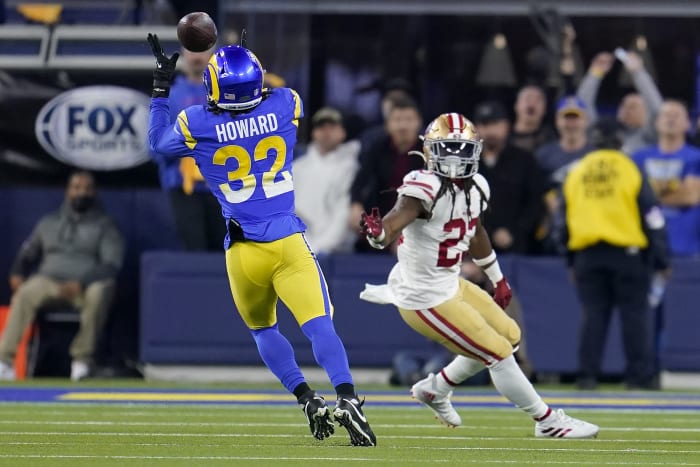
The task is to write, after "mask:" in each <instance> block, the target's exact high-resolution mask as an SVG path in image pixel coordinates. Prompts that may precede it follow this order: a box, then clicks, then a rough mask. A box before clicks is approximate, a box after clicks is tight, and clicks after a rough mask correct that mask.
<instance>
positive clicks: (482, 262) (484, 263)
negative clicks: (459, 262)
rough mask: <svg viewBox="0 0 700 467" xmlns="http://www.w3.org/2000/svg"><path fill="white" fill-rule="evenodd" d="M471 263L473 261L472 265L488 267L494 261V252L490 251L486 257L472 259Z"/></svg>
mask: <svg viewBox="0 0 700 467" xmlns="http://www.w3.org/2000/svg"><path fill="white" fill-rule="evenodd" d="M472 261H474V264H476V265H477V266H480V267H482V268H483V267H484V266H488V265H489V263H493V262H494V261H496V252H495V251H493V250H491V253H489V255H488V256H485V257H483V258H472Z"/></svg>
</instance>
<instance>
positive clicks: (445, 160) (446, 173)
mask: <svg viewBox="0 0 700 467" xmlns="http://www.w3.org/2000/svg"><path fill="white" fill-rule="evenodd" d="M481 148H482V143H481V141H474V140H470V139H464V138H462V137H460V135H454V137H448V138H440V139H432V138H425V139H424V144H423V150H424V152H425V153H426V156H427V160H426V162H427V165H428V170H430V171H432V172H435V173H436V174H438V175H440V176H442V177H446V178H450V179H460V178H469V177H472V176H474V175H475V174H476V173H477V171H478V170H479V155H480V154H481Z"/></svg>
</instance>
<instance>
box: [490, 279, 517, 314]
mask: <svg viewBox="0 0 700 467" xmlns="http://www.w3.org/2000/svg"><path fill="white" fill-rule="evenodd" d="M512 298H513V291H512V290H511V289H510V284H508V282H507V281H506V278H505V277H504V278H503V279H501V280H500V281H498V282H496V285H495V287H494V291H493V301H494V302H496V303H497V304H498V306H500V307H501V308H503V309H504V310H505V309H506V308H508V305H509V304H510V301H511V299H512Z"/></svg>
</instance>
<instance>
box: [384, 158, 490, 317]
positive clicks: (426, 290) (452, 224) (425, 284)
mask: <svg viewBox="0 0 700 467" xmlns="http://www.w3.org/2000/svg"><path fill="white" fill-rule="evenodd" d="M472 180H473V181H474V184H473V185H472V186H471V188H470V190H469V206H467V194H466V192H465V191H464V190H463V189H462V188H460V187H459V186H458V185H456V184H455V185H454V192H455V196H454V199H453V196H452V194H451V192H450V190H448V191H446V192H445V194H443V195H441V196H440V197H439V198H437V194H438V192H439V190H440V186H441V184H442V179H441V178H440V177H438V176H437V175H435V174H434V173H432V172H429V171H426V170H414V171H412V172H410V173H408V175H406V176H405V177H404V179H403V185H401V187H399V189H398V193H399V196H410V197H413V198H417V199H419V200H420V201H421V203H422V204H423V207H424V208H425V210H426V211H427V212H432V215H431V216H430V218H429V219H416V220H415V221H413V222H412V223H411V224H409V225H408V226H407V227H406V228H404V230H403V233H402V240H401V241H400V244H399V247H398V257H399V262H398V264H397V265H396V266H395V267H394V269H393V270H392V271H391V274H390V275H389V286H390V287H391V289H392V292H393V294H394V296H395V297H396V300H397V305H399V306H400V307H401V308H407V309H425V308H430V307H433V306H437V305H439V304H440V303H442V302H444V301H445V300H447V299H449V298H451V297H452V296H454V294H456V293H457V290H458V288H459V280H458V279H459V273H460V268H461V264H462V255H463V254H464V253H465V252H466V251H468V250H469V240H470V239H471V238H473V237H474V235H475V233H476V224H477V222H478V220H479V216H480V215H481V213H482V211H484V210H485V209H486V207H487V203H488V200H489V196H490V189H489V185H488V182H487V181H486V179H485V178H484V177H483V176H481V175H480V174H476V175H474V177H473V178H472ZM465 183H469V181H468V180H465ZM477 187H478V188H477ZM482 193H483V196H482ZM436 198H437V199H436Z"/></svg>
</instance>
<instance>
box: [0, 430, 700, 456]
mask: <svg viewBox="0 0 700 467" xmlns="http://www.w3.org/2000/svg"><path fill="white" fill-rule="evenodd" d="M296 426H297V427H298V426H299V425H296ZM0 435H5V436H8V435H12V436H115V437H134V436H140V437H145V438H148V437H182V438H202V437H211V438H255V437H260V438H298V437H299V435H298V434H289V433H279V434H275V433H266V434H262V433H162V432H118V431H117V432H113V431H110V432H89V431H88V432H85V431H53V432H47V431H0ZM382 438H384V439H419V440H425V439H436V440H461V441H470V440H471V441H473V440H503V439H506V438H504V437H474V436H426V435H385V436H382ZM507 439H512V440H523V441H538V442H556V440H552V439H551V438H534V437H513V438H507ZM567 441H569V442H570V441H584V442H590V443H596V442H599V441H603V442H606V441H608V442H610V441H617V442H626V441H639V442H655V441H657V440H649V439H638V440H631V439H620V440H567ZM667 441H668V442H685V441H684V440H667ZM687 442H688V443H697V442H698V441H697V440H687ZM0 444H4V443H2V442H1V441H0ZM699 452H700V451H699Z"/></svg>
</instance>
